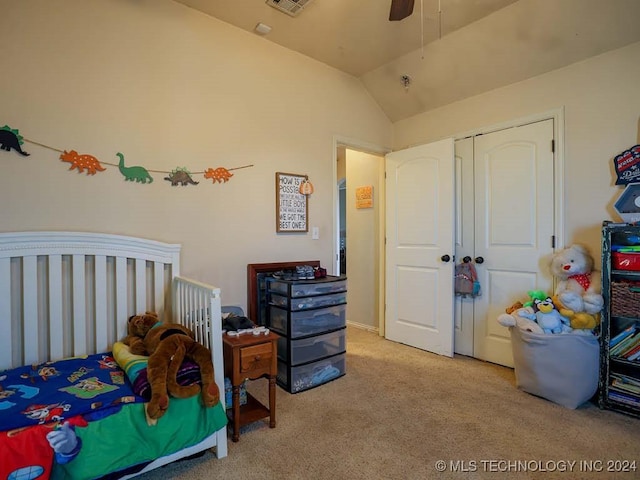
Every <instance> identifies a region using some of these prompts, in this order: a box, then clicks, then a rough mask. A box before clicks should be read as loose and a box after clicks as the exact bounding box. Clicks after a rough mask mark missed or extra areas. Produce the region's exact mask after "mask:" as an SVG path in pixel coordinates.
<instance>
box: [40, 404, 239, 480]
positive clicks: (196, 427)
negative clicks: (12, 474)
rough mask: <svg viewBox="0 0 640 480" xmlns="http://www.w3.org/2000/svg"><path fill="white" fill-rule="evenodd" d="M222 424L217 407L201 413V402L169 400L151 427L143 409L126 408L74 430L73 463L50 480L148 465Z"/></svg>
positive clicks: (75, 479)
mask: <svg viewBox="0 0 640 480" xmlns="http://www.w3.org/2000/svg"><path fill="white" fill-rule="evenodd" d="M226 424H227V416H226V414H225V411H224V409H223V408H222V405H221V404H220V403H218V404H217V405H215V406H214V407H211V408H203V407H202V405H201V403H200V396H195V397H191V398H184V399H176V398H172V399H171V400H170V407H169V410H168V411H167V413H166V414H165V415H164V416H163V417H162V418H160V419H159V420H158V423H157V424H156V425H155V426H148V425H147V422H146V419H145V414H144V405H143V404H141V403H136V404H129V405H125V406H123V408H122V410H121V411H120V412H119V413H117V414H115V415H110V416H108V417H106V418H103V419H101V420H97V421H94V422H89V425H88V426H87V427H84V428H76V433H77V435H78V437H80V438H81V439H82V449H81V450H80V453H79V454H78V456H77V457H76V458H75V459H74V460H73V461H71V462H69V463H67V464H66V465H55V466H54V468H53V473H52V475H51V479H52V480H62V479H69V480H71V479H73V480H80V479H91V478H97V477H101V476H104V475H106V474H107V473H111V472H117V471H119V470H123V469H125V468H128V467H131V466H133V465H137V464H141V463H143V464H144V463H148V462H150V461H152V460H155V459H156V458H159V457H162V456H165V455H168V454H171V453H174V452H176V451H178V450H181V449H182V448H185V447H189V446H192V445H195V444H197V443H199V442H200V441H202V440H203V439H204V438H206V437H208V436H209V435H211V434H212V433H213V432H215V431H217V430H219V429H220V428H222V427H224V426H225V425H226Z"/></svg>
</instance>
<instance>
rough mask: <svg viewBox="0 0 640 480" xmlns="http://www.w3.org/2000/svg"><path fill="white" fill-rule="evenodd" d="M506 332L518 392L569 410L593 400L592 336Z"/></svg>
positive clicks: (596, 353) (595, 355)
mask: <svg viewBox="0 0 640 480" xmlns="http://www.w3.org/2000/svg"><path fill="white" fill-rule="evenodd" d="M509 330H510V331H511V346H512V349H513V363H514V367H515V374H516V386H517V387H518V388H519V389H521V390H524V391H525V392H528V393H531V394H533V395H536V396H538V397H542V398H546V399H547V400H551V401H552V402H554V403H557V404H559V405H562V406H564V407H567V408H571V409H574V408H577V407H579V406H580V405H582V404H583V403H584V402H586V401H588V400H589V399H590V398H591V397H593V395H594V394H595V393H596V391H597V390H598V378H599V375H598V373H599V365H600V364H599V361H600V344H599V342H598V339H597V338H596V337H595V336H593V335H575V334H557V335H550V334H542V333H532V332H525V331H522V330H520V329H519V328H514V327H509Z"/></svg>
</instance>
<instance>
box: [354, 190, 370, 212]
mask: <svg viewBox="0 0 640 480" xmlns="http://www.w3.org/2000/svg"><path fill="white" fill-rule="evenodd" d="M372 207H373V185H367V186H366V187H358V188H356V208H372Z"/></svg>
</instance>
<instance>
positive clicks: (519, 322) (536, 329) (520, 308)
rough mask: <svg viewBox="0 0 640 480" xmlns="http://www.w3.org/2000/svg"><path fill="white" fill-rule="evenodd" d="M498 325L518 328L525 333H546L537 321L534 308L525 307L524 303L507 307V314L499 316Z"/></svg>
mask: <svg viewBox="0 0 640 480" xmlns="http://www.w3.org/2000/svg"><path fill="white" fill-rule="evenodd" d="M498 323H499V324H500V325H503V326H505V327H518V328H519V329H520V330H523V331H525V332H533V333H544V332H543V330H542V327H540V325H538V324H537V323H536V321H535V314H534V312H533V307H531V306H528V307H525V306H524V305H523V304H522V302H516V303H514V304H513V305H511V306H510V307H507V308H506V309H505V313H501V314H500V315H498Z"/></svg>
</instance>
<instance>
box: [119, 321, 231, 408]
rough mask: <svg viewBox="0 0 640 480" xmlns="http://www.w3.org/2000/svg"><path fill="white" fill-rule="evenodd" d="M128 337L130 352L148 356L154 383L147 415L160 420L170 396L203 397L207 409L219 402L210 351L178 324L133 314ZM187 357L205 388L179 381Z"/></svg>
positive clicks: (150, 375)
mask: <svg viewBox="0 0 640 480" xmlns="http://www.w3.org/2000/svg"><path fill="white" fill-rule="evenodd" d="M127 332H128V335H127V337H126V338H125V339H124V340H123V343H125V344H126V345H129V347H130V350H131V353H133V354H136V355H149V363H148V366H147V376H148V379H149V383H150V384H151V400H150V401H149V404H148V405H147V409H146V410H147V415H148V416H149V418H151V419H154V420H156V419H158V418H160V417H162V415H164V413H165V412H166V410H167V408H169V395H168V394H171V395H172V396H173V397H175V398H187V397H192V396H194V395H197V394H198V393H199V392H200V394H201V396H202V402H203V403H204V405H205V406H207V407H212V406H213V405H215V404H216V403H218V400H219V395H220V392H219V390H218V386H217V385H216V383H215V381H214V378H213V373H214V372H213V362H212V360H211V352H210V351H209V349H208V348H206V347H205V346H204V345H202V344H200V343H198V342H196V340H195V337H194V335H193V333H192V332H191V331H190V330H189V329H188V328H187V327H185V326H183V325H180V324H178V323H163V322H160V321H159V319H158V315H157V314H156V313H154V312H146V313H145V314H142V315H133V316H132V317H131V318H129V323H128V326H127ZM185 357H188V358H190V359H192V360H193V361H194V362H195V363H197V364H198V366H199V367H200V379H201V381H202V388H200V386H199V385H197V384H192V385H188V386H181V385H179V384H178V382H177V380H176V375H177V373H178V369H179V368H180V365H181V364H182V361H183V360H184V359H185Z"/></svg>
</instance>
